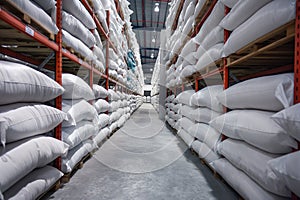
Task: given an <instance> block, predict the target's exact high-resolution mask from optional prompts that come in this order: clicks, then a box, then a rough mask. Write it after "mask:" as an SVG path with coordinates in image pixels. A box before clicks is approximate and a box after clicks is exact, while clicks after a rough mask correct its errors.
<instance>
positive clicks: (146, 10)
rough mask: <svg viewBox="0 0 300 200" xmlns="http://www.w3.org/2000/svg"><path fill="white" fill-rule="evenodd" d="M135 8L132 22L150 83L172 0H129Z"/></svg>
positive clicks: (147, 81)
mask: <svg viewBox="0 0 300 200" xmlns="http://www.w3.org/2000/svg"><path fill="white" fill-rule="evenodd" d="M128 1H129V2H130V5H129V8H130V9H131V10H133V12H134V13H133V14H132V15H131V23H132V26H133V31H134V32H135V34H136V38H137V42H138V43H139V45H140V54H141V60H142V66H143V71H144V77H145V84H150V82H151V77H152V72H153V68H154V64H155V61H156V58H157V54H158V51H159V46H160V31H161V29H165V21H166V18H167V14H168V10H169V4H168V3H169V2H170V1H171V0H128Z"/></svg>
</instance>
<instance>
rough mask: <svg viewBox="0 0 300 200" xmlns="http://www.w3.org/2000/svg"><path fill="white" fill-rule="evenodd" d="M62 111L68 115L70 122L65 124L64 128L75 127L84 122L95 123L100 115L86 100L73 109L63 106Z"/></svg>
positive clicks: (73, 106)
mask: <svg viewBox="0 0 300 200" xmlns="http://www.w3.org/2000/svg"><path fill="white" fill-rule="evenodd" d="M62 109H63V111H64V112H66V113H67V115H68V121H64V122H63V124H62V126H63V127H69V126H74V125H76V124H77V123H78V122H80V121H82V120H87V121H94V120H96V119H97V115H98V113H97V111H96V109H95V108H94V107H93V106H92V105H91V104H89V103H88V102H87V101H85V100H82V101H80V102H79V103H76V104H74V105H72V107H71V108H70V107H69V106H67V107H65V106H63V108H62Z"/></svg>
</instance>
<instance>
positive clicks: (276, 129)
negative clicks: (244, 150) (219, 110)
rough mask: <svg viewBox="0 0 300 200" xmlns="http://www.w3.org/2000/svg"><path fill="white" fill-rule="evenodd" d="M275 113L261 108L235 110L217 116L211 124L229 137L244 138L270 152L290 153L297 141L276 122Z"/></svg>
mask: <svg viewBox="0 0 300 200" xmlns="http://www.w3.org/2000/svg"><path fill="white" fill-rule="evenodd" d="M273 114H274V113H272V112H266V111H259V110H234V111H230V112H228V113H225V114H223V115H221V116H220V117H217V118H216V119H214V120H212V121H211V122H210V125H211V126H212V127H214V128H215V129H216V130H218V131H219V132H221V133H223V134H224V135H226V136H227V137H230V138H233V139H238V140H244V141H246V142H247V143H249V144H251V145H253V146H255V147H257V148H260V149H262V150H264V151H267V152H270V153H288V152H291V151H292V149H293V148H296V147H297V142H296V141H295V140H294V139H293V138H291V137H290V136H289V135H287V133H286V132H285V130H283V129H282V128H281V127H280V126H279V125H278V124H276V123H275V122H274V121H273V120H272V119H271V116H272V115H273Z"/></svg>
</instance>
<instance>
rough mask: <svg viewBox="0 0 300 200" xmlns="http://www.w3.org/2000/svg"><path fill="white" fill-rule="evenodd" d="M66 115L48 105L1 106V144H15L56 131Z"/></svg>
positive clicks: (22, 104) (20, 104)
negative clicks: (15, 142)
mask: <svg viewBox="0 0 300 200" xmlns="http://www.w3.org/2000/svg"><path fill="white" fill-rule="evenodd" d="M64 119H65V120H66V119H67V115H66V113H64V112H62V111H60V110H58V109H56V108H53V107H50V106H46V105H39V104H26V103H17V104H10V105H5V106H0V130H1V143H2V145H3V146H4V145H5V143H10V142H14V141H17V140H21V139H24V138H28V137H31V136H34V135H39V134H43V133H46V132H48V131H50V130H52V129H54V128H55V127H56V126H57V125H58V124H60V123H61V122H62V121H63V120H64Z"/></svg>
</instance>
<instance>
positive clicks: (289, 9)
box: [223, 0, 296, 57]
mask: <svg viewBox="0 0 300 200" xmlns="http://www.w3.org/2000/svg"><path fill="white" fill-rule="evenodd" d="M295 7H296V5H295V0H274V1H271V2H270V3H269V4H267V5H265V6H264V7H262V8H261V9H259V10H258V11H257V12H256V13H255V14H254V15H252V16H251V17H250V18H249V19H248V20H246V21H245V22H244V23H243V24H241V25H240V26H239V27H237V28H236V29H235V30H234V31H233V32H232V33H231V34H230V37H229V38H228V40H227V42H226V43H225V45H224V52H223V53H224V54H223V56H224V57H227V56H229V55H230V54H232V53H235V52H236V51H238V50H239V49H241V48H242V47H244V46H245V45H247V44H249V43H250V42H252V41H254V40H256V39H257V38H259V37H261V36H263V35H265V34H267V33H269V32H271V31H273V30H274V29H276V28H278V27H280V26H282V25H284V24H286V23H288V22H290V21H291V20H293V19H295V13H296V11H295ZM258 22H259V23H258ZM253 27H255V28H253Z"/></svg>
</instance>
